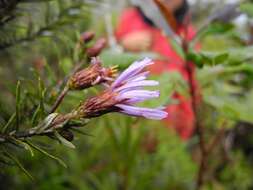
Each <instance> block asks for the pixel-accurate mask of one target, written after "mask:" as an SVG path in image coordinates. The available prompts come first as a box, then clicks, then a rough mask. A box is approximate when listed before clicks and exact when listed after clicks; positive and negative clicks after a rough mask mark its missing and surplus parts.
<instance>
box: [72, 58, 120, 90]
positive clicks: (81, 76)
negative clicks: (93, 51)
mask: <svg viewBox="0 0 253 190" xmlns="http://www.w3.org/2000/svg"><path fill="white" fill-rule="evenodd" d="M116 73H117V69H116V67H112V68H104V67H102V65H101V62H100V60H99V59H98V58H95V57H94V58H92V60H91V65H90V66H89V67H87V68H86V69H83V70H81V71H78V72H77V73H75V74H74V75H73V76H72V77H71V78H70V80H69V83H68V86H69V88H70V89H72V90H73V89H75V90H78V89H85V88H89V87H91V86H94V85H97V84H100V83H104V82H108V81H110V82H111V81H113V78H114V77H115V75H116Z"/></svg>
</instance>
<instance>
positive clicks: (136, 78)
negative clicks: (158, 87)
mask: <svg viewBox="0 0 253 190" xmlns="http://www.w3.org/2000/svg"><path fill="white" fill-rule="evenodd" d="M149 73H150V71H144V72H142V73H139V74H138V75H135V76H133V77H131V78H128V79H127V82H130V81H131V82H132V81H140V80H145V79H146V78H147V77H148V75H149Z"/></svg>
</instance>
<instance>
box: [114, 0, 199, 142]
mask: <svg viewBox="0 0 253 190" xmlns="http://www.w3.org/2000/svg"><path fill="white" fill-rule="evenodd" d="M152 1H153V0H132V3H133V5H134V6H133V7H130V8H127V9H125V10H124V11H123V12H122V14H121V16H120V18H119V22H118V25H117V28H116V31H115V35H116V38H117V40H118V41H119V43H120V44H121V45H122V46H123V47H124V49H125V50H126V51H131V52H142V51H152V52H155V53H158V54H160V55H161V56H162V57H165V59H164V60H156V61H155V64H153V65H152V66H150V67H149V70H150V72H151V73H152V74H155V75H160V74H162V73H163V72H172V71H176V72H179V73H180V74H181V75H182V77H183V78H184V79H185V80H186V81H189V76H188V73H187V71H186V68H185V61H184V60H183V58H182V57H180V55H179V54H178V53H177V52H176V51H175V50H174V49H173V46H172V44H171V41H170V40H171V39H170V38H168V36H166V35H165V34H164V32H163V30H162V29H161V28H159V26H162V27H164V28H166V27H168V26H169V25H168V23H166V24H164V23H162V21H163V20H162V19H161V18H159V17H158V15H156V14H154V13H155V10H154V9H155V7H154V6H156V5H155V4H154V2H152ZM162 1H163V3H165V4H166V6H168V9H169V10H170V11H171V12H170V15H169V16H170V17H171V18H169V20H170V26H169V27H170V28H169V30H172V31H173V33H175V34H176V35H177V36H180V37H183V38H184V39H185V40H186V41H190V40H191V39H192V38H193V37H194V35H195V32H194V28H193V27H192V25H190V24H187V25H185V24H184V21H185V19H187V18H189V5H188V2H187V1H186V0H162ZM156 8H157V7H156ZM157 14H159V13H157ZM159 22H161V23H159ZM165 25H167V26H165ZM192 67H194V66H193V65H192ZM193 70H194V68H193ZM194 88H197V82H196V81H194ZM173 98H174V99H176V100H177V101H178V104H172V105H169V106H167V107H166V111H167V112H168V113H169V116H168V118H167V119H165V120H164V122H165V124H166V126H168V127H173V128H174V129H175V130H176V131H177V133H178V134H179V135H180V136H181V138H182V139H188V138H190V137H191V135H192V134H193V131H194V122H195V118H194V113H193V110H192V105H191V104H192V103H191V98H189V97H188V98H187V97H184V96H182V95H180V94H178V93H177V92H175V93H174V95H173Z"/></svg>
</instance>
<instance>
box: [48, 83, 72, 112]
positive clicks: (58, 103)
mask: <svg viewBox="0 0 253 190" xmlns="http://www.w3.org/2000/svg"><path fill="white" fill-rule="evenodd" d="M68 91H69V87H68V86H65V87H64V88H63V90H62V91H61V93H60V95H59V96H58V98H57V99H56V101H55V103H54V105H53V107H52V109H51V110H50V112H49V113H53V112H55V110H56V109H57V108H58V107H59V105H60V104H61V102H62V101H63V99H64V97H65V96H66V94H67V93H68Z"/></svg>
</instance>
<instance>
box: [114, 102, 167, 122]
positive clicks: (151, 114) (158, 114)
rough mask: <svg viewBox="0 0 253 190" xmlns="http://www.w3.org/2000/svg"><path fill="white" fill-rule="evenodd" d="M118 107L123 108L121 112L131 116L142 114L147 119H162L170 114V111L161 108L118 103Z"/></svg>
mask: <svg viewBox="0 0 253 190" xmlns="http://www.w3.org/2000/svg"><path fill="white" fill-rule="evenodd" d="M116 106H117V107H119V108H120V109H121V111H120V112H121V113H124V114H127V115H131V116H142V117H145V118H147V119H154V120H161V119H164V118H166V117H167V116H168V113H167V112H165V111H162V110H159V109H150V108H141V107H134V106H129V105H124V104H117V105H116Z"/></svg>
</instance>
